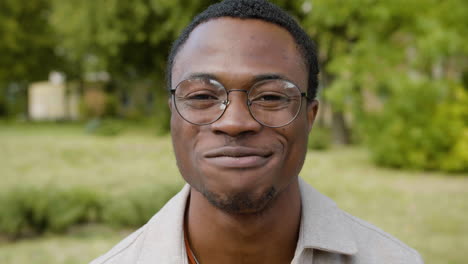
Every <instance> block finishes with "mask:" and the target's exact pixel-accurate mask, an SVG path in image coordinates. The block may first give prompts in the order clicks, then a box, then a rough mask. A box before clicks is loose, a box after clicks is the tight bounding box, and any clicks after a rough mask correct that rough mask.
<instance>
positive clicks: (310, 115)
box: [307, 99, 319, 133]
mask: <svg viewBox="0 0 468 264" xmlns="http://www.w3.org/2000/svg"><path fill="white" fill-rule="evenodd" d="M318 108H319V102H318V101H317V100H315V99H314V100H312V101H311V102H307V125H308V126H307V129H308V131H309V133H310V130H312V126H313V125H314V121H315V118H316V117H317V112H318Z"/></svg>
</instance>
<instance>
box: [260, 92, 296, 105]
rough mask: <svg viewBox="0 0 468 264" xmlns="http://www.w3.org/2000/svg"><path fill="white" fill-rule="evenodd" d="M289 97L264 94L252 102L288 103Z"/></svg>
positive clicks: (277, 94)
mask: <svg viewBox="0 0 468 264" xmlns="http://www.w3.org/2000/svg"><path fill="white" fill-rule="evenodd" d="M288 99H289V98H288V96H286V95H284V94H279V93H262V94H259V95H257V96H255V97H254V98H253V100H252V101H257V102H271V103H273V102H286V101H288Z"/></svg>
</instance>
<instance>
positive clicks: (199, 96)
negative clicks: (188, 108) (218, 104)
mask: <svg viewBox="0 0 468 264" xmlns="http://www.w3.org/2000/svg"><path fill="white" fill-rule="evenodd" d="M187 99H190V100H217V99H218V98H217V97H216V96H214V95H211V94H208V93H200V94H194V95H190V96H188V97H187Z"/></svg>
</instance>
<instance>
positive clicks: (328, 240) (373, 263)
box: [90, 179, 423, 264]
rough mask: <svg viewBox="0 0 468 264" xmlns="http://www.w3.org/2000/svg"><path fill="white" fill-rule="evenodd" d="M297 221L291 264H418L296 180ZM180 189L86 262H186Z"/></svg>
mask: <svg viewBox="0 0 468 264" xmlns="http://www.w3.org/2000/svg"><path fill="white" fill-rule="evenodd" d="M299 187H300V191H301V199H302V217H301V226H300V231H299V239H298V241H297V246H296V251H295V255H294V259H293V260H292V262H291V263H292V264H312V263H313V264H325V263H327V264H332V263H336V264H338V263H346V264H357V263H359V264H422V263H423V261H422V259H421V257H420V255H419V254H418V252H416V251H415V250H414V249H412V248H410V247H408V246H406V245H405V244H403V243H402V242H400V241H399V240H397V239H396V238H393V237H392V236H391V235H389V234H387V233H385V232H383V231H382V230H380V229H378V228H377V227H374V226H373V225H371V224H369V223H366V222H364V221H362V220H360V219H358V218H356V217H354V216H351V215H349V214H348V213H345V212H344V211H342V210H340V209H339V208H338V207H337V206H336V204H335V203H334V202H333V201H332V200H331V199H329V198H328V197H326V196H324V195H322V194H320V193H319V192H318V191H317V190H315V189H314V188H312V186H310V185H309V184H307V183H306V182H304V181H303V180H301V179H299ZM189 193H190V186H188V185H186V186H185V187H184V188H183V189H182V190H181V191H180V192H179V193H178V194H177V195H176V196H174V197H173V198H172V199H171V200H170V201H169V202H168V203H167V204H166V205H165V206H164V207H163V208H162V209H161V210H160V211H159V212H158V213H157V214H156V215H154V216H153V218H151V220H150V221H149V222H148V223H147V224H146V225H144V226H143V227H141V228H140V229H139V230H137V231H135V232H134V233H133V234H131V235H129V236H128V237H127V238H125V239H124V240H122V241H121V242H120V243H119V244H117V245H116V246H115V247H114V248H112V249H111V250H110V251H109V252H108V253H106V254H104V255H103V256H101V257H99V258H97V259H95V260H94V261H92V262H91V263H90V264H130V263H132V264H133V263H135V264H150V263H151V264H163V263H164V264H188V260H187V259H188V258H187V253H186V248H185V242H184V228H183V225H184V212H185V206H186V203H187V198H188V195H189Z"/></svg>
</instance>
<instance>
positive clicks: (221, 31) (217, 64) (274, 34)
mask: <svg viewBox="0 0 468 264" xmlns="http://www.w3.org/2000/svg"><path fill="white" fill-rule="evenodd" d="M197 73H208V74H211V75H214V76H216V77H217V78H218V79H220V80H221V81H222V82H223V83H224V84H229V82H237V83H238V81H243V82H246V83H247V82H249V81H251V80H253V79H254V78H255V76H257V75H264V74H278V75H282V76H285V77H286V78H288V79H289V80H291V81H293V82H295V83H296V84H297V85H299V86H300V87H304V88H302V89H305V87H306V83H307V82H306V80H307V71H306V67H305V65H304V59H303V58H302V56H301V54H300V52H299V50H298V47H297V45H296V42H295V41H294V39H293V37H292V36H291V34H290V33H289V32H288V31H287V30H286V29H284V28H282V27H280V26H278V25H275V24H272V23H268V22H265V21H262V20H258V19H239V18H229V17H223V18H217V19H213V20H209V21H208V22H205V23H203V24H200V25H199V26H198V27H196V28H195V29H194V30H193V31H192V33H191V34H190V36H189V38H188V39H187V41H186V43H185V44H184V45H183V46H182V47H181V49H180V51H179V53H178V54H177V56H176V58H175V63H174V66H173V69H172V80H171V81H172V84H173V86H174V85H176V84H177V83H179V82H180V81H182V80H184V79H186V78H188V77H189V76H190V75H192V74H197ZM237 83H236V84H237Z"/></svg>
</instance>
